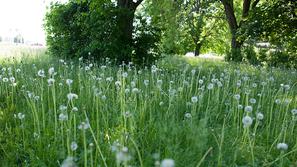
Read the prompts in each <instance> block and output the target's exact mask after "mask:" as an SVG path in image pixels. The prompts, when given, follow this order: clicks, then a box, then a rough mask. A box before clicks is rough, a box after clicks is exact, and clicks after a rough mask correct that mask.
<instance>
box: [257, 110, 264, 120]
mask: <svg viewBox="0 0 297 167" xmlns="http://www.w3.org/2000/svg"><path fill="white" fill-rule="evenodd" d="M257 119H258V120H263V119H264V115H263V114H262V113H260V112H259V113H257Z"/></svg>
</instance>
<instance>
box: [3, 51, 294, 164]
mask: <svg viewBox="0 0 297 167" xmlns="http://www.w3.org/2000/svg"><path fill="white" fill-rule="evenodd" d="M37 55H40V56H37V57H35V56H33V57H31V59H30V58H28V57H27V58H21V59H19V60H18V61H14V60H13V59H11V60H9V61H5V63H2V64H1V66H0V70H1V74H0V76H1V77H0V102H1V103H0V162H1V165H3V166H59V165H66V166H67V165H68V166H71V165H74V166H75V164H76V165H77V166H94V167H95V166H96V167H97V166H99V165H100V166H108V167H109V166H129V165H131V166H161V167H172V165H173V164H175V166H177V167H178V166H189V167H190V166H289V165H294V164H296V157H297V140H296V139H297V133H296V132H297V130H296V120H297V111H295V110H294V109H296V108H297V98H296V93H297V88H296V82H297V75H296V70H280V69H273V68H266V69H264V68H260V67H251V66H247V65H238V64H230V63H226V62H223V61H213V60H202V59H185V58H181V57H166V58H165V59H163V60H160V61H159V62H157V65H156V66H155V65H154V66H152V67H149V68H145V69H136V68H135V67H133V65H122V66H114V65H112V64H111V63H110V61H109V60H106V61H105V62H101V63H100V64H97V63H95V62H87V61H83V60H78V59H76V60H73V61H66V60H57V59H55V58H49V57H48V56H46V55H44V56H45V57H43V56H41V55H43V53H42V52H40V54H39V53H38V54H37ZM166 165H167V166H166Z"/></svg>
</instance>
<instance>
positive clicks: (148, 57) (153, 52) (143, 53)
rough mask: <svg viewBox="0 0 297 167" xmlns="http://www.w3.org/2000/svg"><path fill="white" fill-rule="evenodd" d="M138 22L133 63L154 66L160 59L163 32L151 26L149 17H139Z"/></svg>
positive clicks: (135, 30)
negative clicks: (160, 43)
mask: <svg viewBox="0 0 297 167" xmlns="http://www.w3.org/2000/svg"><path fill="white" fill-rule="evenodd" d="M136 20H137V22H136V26H135V28H134V37H133V39H134V44H133V46H134V52H133V55H132V61H133V62H136V64H152V63H153V62H155V60H157V59H158V58H159V57H160V46H159V42H160V38H161V31H160V29H159V28H157V27H154V26H153V25H151V24H150V21H149V20H148V16H142V15H138V16H137V17H136Z"/></svg>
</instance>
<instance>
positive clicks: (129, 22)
mask: <svg viewBox="0 0 297 167" xmlns="http://www.w3.org/2000/svg"><path fill="white" fill-rule="evenodd" d="M133 19H134V10H127V11H125V12H120V14H119V16H118V28H119V30H120V31H121V32H120V40H121V42H123V43H125V44H128V45H131V44H132V32H133Z"/></svg>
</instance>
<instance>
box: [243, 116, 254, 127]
mask: <svg viewBox="0 0 297 167" xmlns="http://www.w3.org/2000/svg"><path fill="white" fill-rule="evenodd" d="M242 123H243V126H244V127H249V126H251V125H252V124H253V119H252V118H251V117H250V116H248V115H247V116H244V117H243V118H242Z"/></svg>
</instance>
